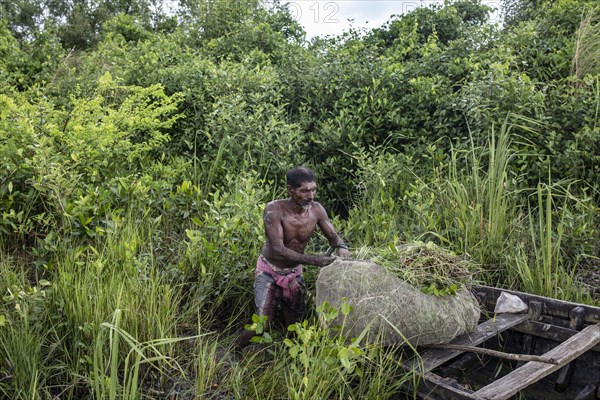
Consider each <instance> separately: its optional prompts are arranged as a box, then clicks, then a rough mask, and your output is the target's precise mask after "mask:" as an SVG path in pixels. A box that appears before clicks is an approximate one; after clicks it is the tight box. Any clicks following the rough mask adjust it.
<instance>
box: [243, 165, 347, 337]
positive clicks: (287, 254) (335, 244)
mask: <svg viewBox="0 0 600 400" xmlns="http://www.w3.org/2000/svg"><path fill="white" fill-rule="evenodd" d="M286 183H287V186H286V188H287V192H288V194H289V198H288V199H285V200H275V201H272V202H270V203H269V204H267V206H266V207H265V211H264V214H263V221H264V225H265V236H266V242H265V245H264V246H263V248H262V253H261V255H260V256H259V257H258V262H257V265H256V272H255V278H254V302H255V305H256V313H257V314H258V315H261V316H263V315H264V316H266V317H267V322H266V324H265V331H269V329H270V323H271V321H272V319H273V316H274V314H275V311H276V309H277V306H278V305H280V304H281V306H282V308H283V315H284V318H285V323H286V325H287V326H289V325H292V324H294V323H296V322H298V321H300V319H301V318H302V316H303V314H304V308H305V292H306V289H305V285H304V278H303V277H302V264H310V265H317V266H319V267H323V266H325V265H328V264H330V263H331V262H332V261H333V260H334V257H331V256H328V255H311V254H304V249H305V247H306V244H307V243H308V241H309V239H310V237H311V236H312V234H313V233H314V231H315V229H316V227H317V226H318V227H319V229H321V232H323V234H324V235H325V237H326V238H327V240H328V241H329V246H330V247H332V248H335V249H337V251H338V255H339V256H340V257H349V256H350V252H349V251H348V246H347V245H346V244H345V243H344V241H343V240H342V239H341V238H340V237H339V235H338V234H337V233H336V231H335V229H334V227H333V225H332V224H331V222H330V221H329V218H328V217H327V213H326V212H325V209H324V208H323V206H322V205H321V204H319V203H318V202H316V201H314V199H315V194H316V192H317V179H316V176H315V174H314V172H313V171H311V170H310V169H308V168H305V167H295V168H292V169H290V170H289V171H288V172H287V174H286ZM253 336H255V332H254V331H247V330H246V331H244V332H243V333H242V335H241V336H240V338H239V339H238V341H237V345H238V346H239V347H241V348H243V347H245V346H247V345H248V344H249V343H250V340H251V339H252V337H253Z"/></svg>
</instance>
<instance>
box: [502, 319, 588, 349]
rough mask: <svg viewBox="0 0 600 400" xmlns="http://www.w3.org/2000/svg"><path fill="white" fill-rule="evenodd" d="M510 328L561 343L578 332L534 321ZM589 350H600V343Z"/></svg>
mask: <svg viewBox="0 0 600 400" xmlns="http://www.w3.org/2000/svg"><path fill="white" fill-rule="evenodd" d="M511 330H513V331H516V332H521V333H524V334H526V335H530V336H537V337H541V338H543V339H549V340H552V341H555V342H561V343H562V342H564V341H565V340H568V339H569V338H571V337H573V336H575V335H577V334H578V333H579V331H576V330H574V329H569V328H563V327H560V326H556V325H551V324H546V323H544V322H535V321H525V322H522V323H520V324H519V325H515V326H514V327H512V328H511ZM590 350H592V351H595V352H600V344H597V345H595V346H594V347H592V348H591V349H590Z"/></svg>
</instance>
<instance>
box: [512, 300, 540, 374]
mask: <svg viewBox="0 0 600 400" xmlns="http://www.w3.org/2000/svg"><path fill="white" fill-rule="evenodd" d="M542 307H543V305H542V303H541V302H539V301H536V300H532V301H530V302H529V320H530V321H539V320H540V318H541V317H542ZM533 345H534V337H533V336H531V335H527V336H525V338H524V339H523V350H522V353H523V354H531V351H532V349H533ZM523 364H524V362H519V363H517V368H519V367H520V366H522V365H523Z"/></svg>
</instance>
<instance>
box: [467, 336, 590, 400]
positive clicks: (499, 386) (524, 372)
mask: <svg viewBox="0 0 600 400" xmlns="http://www.w3.org/2000/svg"><path fill="white" fill-rule="evenodd" d="M599 342H600V324H597V325H590V326H588V327H587V328H585V329H583V330H582V331H581V332H579V333H578V334H576V335H575V336H573V337H571V338H569V339H568V340H567V341H565V342H563V343H561V344H560V345H558V346H556V347H555V348H554V349H552V350H550V351H549V352H547V353H546V354H544V356H545V357H548V358H553V359H555V360H556V361H557V362H558V364H557V365H553V364H544V363H540V362H537V361H530V362H528V363H527V364H525V365H523V366H522V367H520V368H517V369H516V370H514V371H512V372H510V373H509V374H507V375H505V376H503V377H502V378H500V379H498V380H496V381H494V382H493V383H491V384H489V385H487V386H485V387H483V388H482V389H480V390H478V391H477V392H475V393H474V395H475V396H476V397H477V398H480V399H486V400H506V399H508V398H510V397H511V396H513V395H515V394H516V393H518V392H519V391H521V390H523V389H524V388H526V387H527V386H529V385H531V384H533V383H535V382H537V381H538V380H540V379H542V378H543V377H545V376H547V375H550V374H551V373H552V372H554V371H556V370H558V369H559V368H561V367H562V366H563V365H566V364H567V363H569V362H571V361H573V360H574V359H576V358H577V357H579V356H580V355H581V354H583V353H585V352H586V351H588V350H589V349H590V348H592V347H594V346H595V345H596V344H598V343H599Z"/></svg>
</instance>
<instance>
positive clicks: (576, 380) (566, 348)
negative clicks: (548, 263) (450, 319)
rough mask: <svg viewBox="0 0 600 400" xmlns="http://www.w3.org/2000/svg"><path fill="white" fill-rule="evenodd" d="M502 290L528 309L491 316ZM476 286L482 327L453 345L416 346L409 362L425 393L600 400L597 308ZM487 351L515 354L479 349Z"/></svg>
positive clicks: (470, 398)
mask: <svg viewBox="0 0 600 400" xmlns="http://www.w3.org/2000/svg"><path fill="white" fill-rule="evenodd" d="M502 291H504V292H508V293H510V294H513V295H516V296H518V297H519V298H521V300H523V301H524V302H525V303H526V304H528V305H529V310H528V312H527V313H521V314H497V315H494V313H493V310H494V307H495V304H496V300H497V299H498V297H499V295H500V293H501V292H502ZM473 292H474V294H475V295H476V297H477V298H478V299H479V301H480V303H481V305H482V310H483V312H482V315H484V317H483V318H482V321H480V324H479V325H478V326H477V328H476V329H475V330H474V331H473V332H471V333H469V334H466V335H462V336H459V337H457V338H455V339H454V340H453V341H452V342H451V343H450V346H446V347H444V346H442V347H433V348H432V347H430V348H426V349H423V351H421V349H419V353H420V356H421V357H420V358H418V359H413V360H411V362H408V363H407V365H406V366H407V367H409V368H415V369H416V370H417V371H418V372H419V374H420V376H421V381H420V383H419V386H418V396H419V398H420V399H436V400H437V399H441V400H447V399H453V400H454V399H460V400H483V399H493V400H504V399H511V398H515V399H532V400H559V399H561V400H571V399H572V400H591V399H600V389H599V384H600V308H599V307H592V306H586V305H582V304H576V303H571V302H566V301H560V300H556V299H551V298H547V297H541V296H535V295H530V294H525V293H520V292H515V291H510V290H504V289H496V288H491V287H482V286H477V287H474V288H473ZM462 346H470V347H474V346H478V348H477V349H472V348H470V347H467V351H465V349H464V348H463V347H462ZM478 349H482V350H480V351H478V352H474V351H477V350H478ZM488 350H491V351H492V352H493V351H501V352H502V354H501V355H506V357H513V358H516V360H507V359H506V357H503V358H499V357H498V355H499V354H495V355H492V356H490V355H487V354H481V352H486V351H488ZM507 353H509V354H507ZM522 355H525V358H531V359H537V358H540V359H543V360H545V362H540V361H523V360H522V359H521V360H519V357H520V356H521V357H522ZM527 355H529V356H532V357H527Z"/></svg>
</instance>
